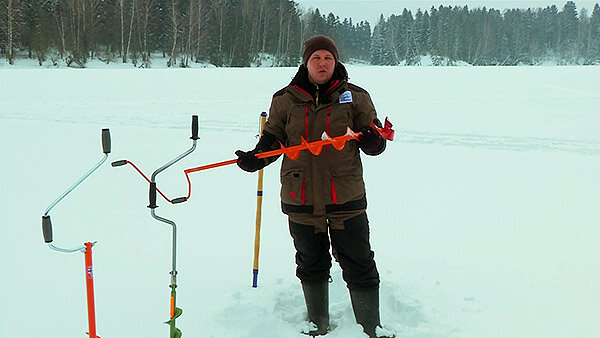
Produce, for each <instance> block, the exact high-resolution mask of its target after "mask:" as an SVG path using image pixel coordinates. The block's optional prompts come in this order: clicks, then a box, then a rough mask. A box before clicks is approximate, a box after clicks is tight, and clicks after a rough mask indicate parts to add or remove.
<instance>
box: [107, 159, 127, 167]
mask: <svg viewBox="0 0 600 338" xmlns="http://www.w3.org/2000/svg"><path fill="white" fill-rule="evenodd" d="M126 164H127V160H118V161H114V162H113V163H111V164H110V165H111V166H113V167H120V166H122V165H126Z"/></svg>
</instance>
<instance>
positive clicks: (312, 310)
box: [302, 281, 329, 337]
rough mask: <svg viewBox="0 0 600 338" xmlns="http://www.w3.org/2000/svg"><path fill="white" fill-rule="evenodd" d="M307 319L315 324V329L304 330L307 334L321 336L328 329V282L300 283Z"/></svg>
mask: <svg viewBox="0 0 600 338" xmlns="http://www.w3.org/2000/svg"><path fill="white" fill-rule="evenodd" d="M302 291H303V292H304V300H305V301H306V310H307V312H308V320H310V321H311V322H312V323H314V324H315V325H316V326H317V329H316V330H311V331H309V332H305V333H306V334H308V335H309V336H313V337H314V336H322V335H325V334H327V330H328V329H329V283H327V281H324V282H317V283H302Z"/></svg>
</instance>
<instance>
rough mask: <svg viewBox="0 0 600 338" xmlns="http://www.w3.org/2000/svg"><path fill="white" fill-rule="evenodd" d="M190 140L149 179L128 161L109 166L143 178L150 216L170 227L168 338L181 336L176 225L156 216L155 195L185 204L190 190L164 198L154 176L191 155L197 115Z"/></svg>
mask: <svg viewBox="0 0 600 338" xmlns="http://www.w3.org/2000/svg"><path fill="white" fill-rule="evenodd" d="M190 139H192V147H191V148H190V149H188V150H187V151H185V152H184V153H183V154H181V155H179V156H177V157H175V158H174V159H172V160H171V161H169V162H167V163H166V164H165V165H163V166H161V167H160V168H158V169H156V170H155V171H154V172H153V173H152V176H151V177H150V178H148V177H146V175H144V173H143V172H142V171H141V170H140V169H138V167H137V166H136V165H135V164H133V163H132V162H130V161H128V160H119V161H115V162H113V163H111V165H112V166H113V167H119V166H122V165H125V164H129V165H131V166H132V167H133V168H134V169H135V170H136V171H137V172H138V173H139V174H140V175H142V177H144V179H146V181H147V182H148V183H149V184H150V191H149V200H150V204H149V205H148V208H150V214H151V215H152V217H153V218H154V219H156V220H158V221H160V222H163V223H166V224H169V225H170V226H171V227H172V241H173V243H172V254H171V257H172V267H171V272H170V273H169V274H170V275H171V285H169V287H170V288H171V308H170V318H169V320H167V321H166V322H165V324H169V337H170V338H179V337H181V335H182V333H181V330H179V329H178V328H177V327H176V326H175V320H176V319H177V318H178V317H179V316H181V314H182V313H183V310H181V308H178V307H177V305H176V300H177V299H176V298H177V291H176V290H175V288H177V225H176V224H175V222H173V221H172V220H170V219H167V218H164V217H161V216H159V215H157V214H156V208H158V205H157V204H156V193H157V192H158V193H159V194H160V195H161V196H162V197H163V198H164V199H165V200H166V201H167V202H169V203H171V204H177V203H183V202H186V201H187V200H188V199H189V197H190V195H189V194H190V193H191V190H190V192H189V193H188V196H187V197H179V198H174V199H172V200H171V199H169V198H167V196H165V194H163V193H162V192H161V191H160V189H158V188H157V186H156V176H158V174H160V173H161V172H162V171H164V170H165V169H167V168H169V167H170V166H172V165H173V164H175V163H177V162H179V161H180V160H181V159H183V158H184V157H186V156H187V155H189V154H191V153H192V152H193V151H194V150H195V149H196V142H197V141H198V139H199V137H198V116H197V115H192V136H191V137H190ZM188 183H189V177H188ZM190 189H191V188H190Z"/></svg>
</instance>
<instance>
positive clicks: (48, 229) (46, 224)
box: [42, 215, 52, 243]
mask: <svg viewBox="0 0 600 338" xmlns="http://www.w3.org/2000/svg"><path fill="white" fill-rule="evenodd" d="M42 232H43V233H44V242H46V243H52V221H51V220H50V215H44V216H42Z"/></svg>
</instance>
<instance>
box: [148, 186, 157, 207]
mask: <svg viewBox="0 0 600 338" xmlns="http://www.w3.org/2000/svg"><path fill="white" fill-rule="evenodd" d="M149 199H150V205H148V208H150V209H155V208H158V205H156V182H150V192H149Z"/></svg>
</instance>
